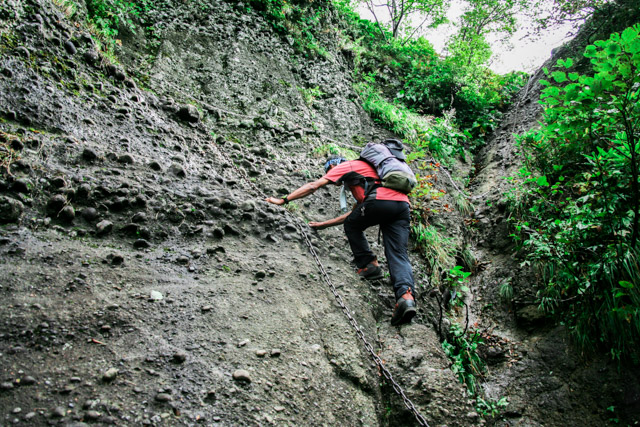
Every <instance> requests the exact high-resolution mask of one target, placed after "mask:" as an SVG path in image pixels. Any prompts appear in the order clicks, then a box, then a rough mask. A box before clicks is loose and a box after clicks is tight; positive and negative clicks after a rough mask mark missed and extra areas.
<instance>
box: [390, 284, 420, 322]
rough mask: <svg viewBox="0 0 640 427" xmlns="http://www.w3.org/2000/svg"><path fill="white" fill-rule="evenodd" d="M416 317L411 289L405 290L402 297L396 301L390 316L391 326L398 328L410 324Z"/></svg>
mask: <svg viewBox="0 0 640 427" xmlns="http://www.w3.org/2000/svg"><path fill="white" fill-rule="evenodd" d="M415 315H416V301H415V300H414V299H413V295H412V293H411V289H407V292H405V294H404V295H402V296H401V297H400V298H398V301H396V307H395V309H394V310H393V315H392V316H391V325H392V326H399V325H403V324H405V323H409V322H411V319H413V316H415Z"/></svg>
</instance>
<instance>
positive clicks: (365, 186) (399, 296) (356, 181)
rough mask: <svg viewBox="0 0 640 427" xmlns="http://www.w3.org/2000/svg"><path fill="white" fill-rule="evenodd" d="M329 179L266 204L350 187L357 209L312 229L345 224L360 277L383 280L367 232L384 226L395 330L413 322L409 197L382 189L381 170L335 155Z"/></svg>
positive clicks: (328, 167)
mask: <svg viewBox="0 0 640 427" xmlns="http://www.w3.org/2000/svg"><path fill="white" fill-rule="evenodd" d="M324 170H325V175H324V176H323V177H322V178H320V179H318V180H316V181H313V182H309V183H307V184H304V185H303V186H301V187H300V188H298V189H296V190H294V191H293V192H292V193H291V194H289V195H288V196H286V197H284V198H282V199H280V198H276V197H268V198H267V199H265V200H266V201H267V202H269V203H272V204H274V205H285V204H287V203H289V202H290V201H292V200H296V199H301V198H303V197H306V196H308V195H310V194H312V193H314V192H315V191H316V190H318V189H319V188H321V187H324V186H325V185H327V184H335V185H343V183H344V184H346V185H347V186H348V187H349V189H350V190H351V193H352V194H353V197H354V198H355V199H356V201H357V204H356V205H355V207H354V208H353V210H351V211H349V212H346V213H344V214H342V215H340V216H338V217H336V218H333V219H329V220H326V221H321V222H316V221H312V222H310V223H309V226H310V227H312V228H314V229H316V230H322V229H324V228H327V227H333V226H336V225H340V224H344V231H345V234H346V235H347V239H348V240H349V245H350V246H351V251H352V252H353V256H354V258H355V264H356V267H357V268H358V275H359V276H360V277H362V278H364V279H367V280H378V279H381V278H382V277H383V274H382V270H381V268H380V266H379V264H378V260H377V258H376V256H375V255H374V254H373V252H371V249H370V248H369V243H368V242H367V238H366V237H365V234H364V230H365V229H367V228H368V227H371V226H373V225H379V226H380V230H381V231H382V236H383V242H384V251H385V256H386V257H387V263H388V266H389V273H390V276H391V283H392V284H393V290H394V293H395V297H396V305H395V308H394V312H393V315H392V317H391V324H392V325H394V326H397V325H401V324H404V323H408V322H410V321H411V319H412V318H413V316H415V314H416V302H415V299H414V295H415V287H414V282H413V272H412V269H411V263H410V261H409V255H408V252H407V246H408V242H409V223H410V210H409V198H408V196H407V195H406V194H403V193H401V192H399V191H396V190H392V189H390V188H386V187H382V186H379V185H377V184H379V181H378V182H376V183H375V184H372V182H375V180H379V179H380V178H379V177H378V174H377V173H376V170H375V169H374V168H373V166H371V165H370V164H369V163H367V162H365V161H362V160H350V161H347V160H346V159H344V158H342V157H338V156H332V157H330V158H329V159H328V160H327V161H326V163H325V165H324Z"/></svg>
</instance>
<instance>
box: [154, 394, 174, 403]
mask: <svg viewBox="0 0 640 427" xmlns="http://www.w3.org/2000/svg"><path fill="white" fill-rule="evenodd" d="M156 401H157V402H170V401H171V395H170V394H169V393H158V394H156Z"/></svg>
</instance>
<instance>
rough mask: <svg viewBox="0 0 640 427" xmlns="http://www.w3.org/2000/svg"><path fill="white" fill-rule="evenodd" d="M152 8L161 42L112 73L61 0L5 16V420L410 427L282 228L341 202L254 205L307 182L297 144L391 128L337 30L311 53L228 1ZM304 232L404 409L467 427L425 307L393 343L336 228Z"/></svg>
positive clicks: (1, 199) (1, 100) (383, 298)
mask: <svg viewBox="0 0 640 427" xmlns="http://www.w3.org/2000/svg"><path fill="white" fill-rule="evenodd" d="M27 3H28V4H27ZM165 3H166V4H165ZM165 3H163V4H165V6H166V7H164V6H162V7H161V6H159V7H157V8H156V9H154V10H152V11H150V12H149V16H144V17H141V19H147V20H148V21H149V22H155V23H157V28H156V29H157V32H156V35H155V36H154V37H158V39H149V40H147V39H146V37H150V36H151V35H150V34H148V33H146V32H145V30H144V28H139V29H138V30H137V31H136V32H135V34H134V33H129V32H127V31H126V29H123V30H122V32H121V36H122V42H123V46H122V48H121V50H120V51H119V57H120V59H121V61H122V63H121V64H118V65H115V64H110V63H109V61H108V60H107V59H105V58H104V57H102V56H101V54H100V53H98V52H97V50H96V45H95V43H94V42H93V41H92V39H91V37H90V35H89V33H88V32H86V31H85V30H83V26H82V25H76V23H75V22H73V21H72V20H71V19H69V18H68V17H67V16H66V15H65V11H64V10H63V9H61V8H60V7H59V6H57V5H56V3H54V2H52V1H50V0H30V1H29V2H19V1H10V2H9V3H8V4H5V3H2V4H1V5H0V19H2V23H3V38H2V40H1V41H0V70H2V73H1V74H0V113H1V114H2V116H3V118H4V120H3V121H1V122H0V131H1V132H2V135H6V136H3V139H2V140H0V142H2V141H6V144H11V147H12V148H20V149H21V152H20V158H19V159H18V160H17V161H15V162H14V163H12V164H11V165H9V171H10V172H11V174H12V176H11V181H6V182H15V183H16V184H12V185H9V184H6V185H3V186H0V190H1V191H2V194H0V208H1V210H0V215H1V218H0V219H1V220H2V222H4V223H9V226H8V227H4V228H0V234H1V239H2V242H3V243H2V245H0V263H1V266H0V269H1V270H2V272H3V274H2V276H3V281H2V283H1V284H0V295H1V296H0V301H1V302H0V304H1V305H2V309H1V310H0V338H1V339H0V359H1V360H2V363H1V364H0V376H2V383H3V386H2V390H0V408H1V409H0V417H1V419H2V420H4V421H6V422H11V423H12V422H14V421H13V420H14V419H17V420H18V421H17V422H20V421H28V422H29V423H31V424H44V423H48V422H49V423H50V422H55V420H60V422H63V423H74V422H80V421H83V420H84V421H85V422H86V421H91V422H98V423H101V424H123V425H138V424H159V423H162V420H165V419H166V418H167V416H169V417H171V420H172V421H171V424H185V425H192V424H195V423H197V422H199V423H204V425H210V424H214V423H221V425H253V424H256V425H262V424H292V425H337V424H346V425H381V424H382V425H384V424H394V423H395V422H394V419H395V418H396V416H397V417H399V418H398V419H401V420H403V421H402V422H403V423H404V424H407V423H408V424H410V423H412V419H414V418H413V415H412V414H411V413H410V412H407V411H406V409H405V406H404V404H403V402H402V400H401V399H400V398H399V397H398V396H397V395H396V394H395V393H394V392H393V390H392V389H391V388H389V387H388V386H385V385H384V384H383V385H382V386H381V383H380V377H379V375H378V374H379V373H378V369H377V368H376V367H375V366H374V365H372V359H371V356H370V354H369V353H368V352H367V351H366V350H365V347H364V345H363V343H362V342H361V341H360V339H359V338H358V337H357V335H356V334H355V332H354V330H353V329H352V327H351V325H350V324H349V321H348V319H347V318H346V316H345V315H344V314H343V313H342V311H341V310H340V309H339V308H338V307H337V306H336V304H335V302H334V297H333V295H332V294H331V292H329V289H328V288H327V287H326V285H325V284H324V282H323V281H322V280H321V279H320V277H319V275H318V271H317V266H316V264H315V262H314V260H313V259H312V258H311V257H310V256H309V255H308V248H307V247H306V246H305V244H304V241H305V240H304V239H303V238H302V236H300V235H299V234H298V231H297V230H298V226H297V225H296V223H300V224H302V226H303V229H305V230H307V232H308V229H307V228H306V226H304V225H303V223H304V221H303V218H307V217H314V218H319V219H320V218H322V217H325V218H329V216H333V215H334V214H335V213H337V212H338V206H339V205H338V202H337V197H338V196H337V193H334V192H332V191H330V190H329V191H321V192H319V193H318V194H316V195H314V196H313V197H311V198H309V199H308V202H307V201H305V203H304V204H300V207H301V209H302V210H301V211H300V212H298V213H296V214H294V215H291V214H288V213H286V211H285V210H284V209H282V208H279V207H275V206H272V205H267V204H266V203H265V202H264V201H263V200H264V197H265V196H266V195H278V194H281V193H282V192H284V191H288V190H289V189H294V188H295V187H297V186H299V185H301V184H303V183H304V182H306V180H308V179H309V178H310V177H314V176H319V175H320V173H322V170H321V164H320V163H321V162H322V159H319V158H317V157H315V155H314V153H313V147H316V146H319V145H322V144H326V143H327V140H329V139H331V140H335V141H338V142H343V143H347V144H352V143H353V142H354V141H353V140H355V139H357V140H361V139H362V138H371V137H372V136H374V135H375V136H379V135H382V134H385V132H384V131H383V130H382V129H378V128H377V127H376V125H375V124H374V123H373V122H372V121H371V119H370V118H369V117H368V116H367V115H366V114H365V113H364V111H363V110H362V109H361V108H360V107H359V106H358V104H357V103H355V102H354V101H353V100H354V99H356V96H355V93H354V92H353V89H352V88H351V78H350V67H351V65H352V64H351V63H350V62H349V59H348V58H346V57H344V56H343V55H342V54H340V51H339V49H338V46H337V38H336V37H335V34H334V33H327V35H326V37H327V40H326V41H325V42H326V44H327V46H328V47H329V48H330V49H335V53H332V54H331V55H330V57H326V58H325V57H322V56H316V57H313V58H311V59H308V58H306V57H305V56H303V55H302V54H300V53H299V52H296V50H294V48H293V47H292V46H291V45H290V44H289V41H288V40H287V39H286V38H283V37H281V36H280V35H278V34H276V33H274V32H273V31H272V30H271V27H270V25H269V24H268V23H267V22H265V21H264V20H263V18H261V17H260V16H259V15H258V14H256V13H253V12H246V11H243V13H238V10H236V7H239V6H238V5H236V4H235V3H231V2H230V3H226V2H210V4H209V6H207V8H208V9H207V10H206V11H204V12H203V10H202V9H200V6H199V5H198V4H196V3H195V2H182V1H175V2H172V1H168V2H165ZM82 4H83V3H82V2H79V3H78V10H77V13H76V15H75V17H76V18H78V17H82V16H83V15H84V14H85V13H86V11H84V10H83V9H82ZM325 24H326V25H327V28H331V25H330V24H331V23H330V22H329V23H325ZM5 29H6V31H5ZM331 31H336V30H335V29H332V30H331ZM5 35H6V37H5ZM154 43H155V44H156V49H155V50H154V51H153V54H154V59H153V60H152V61H148V58H149V56H148V53H149V52H145V50H144V46H148V45H150V44H154ZM145 58H146V59H145ZM291 58H294V60H292V59H291ZM36 65H37V66H36ZM141 75H144V76H146V78H145V79H144V80H145V83H144V85H142V84H140V83H138V82H136V81H134V80H133V76H141ZM142 86H144V87H146V88H148V89H149V90H142V89H140V87H142ZM309 87H319V88H320V89H321V90H322V92H323V93H324V95H323V96H322V97H321V98H319V99H316V100H315V101H314V103H313V105H309V104H307V103H305V100H304V99H303V97H302V96H301V89H303V88H309ZM9 141H12V142H11V143H10V142H9ZM18 143H19V144H18ZM3 179H4V180H8V179H9V177H8V176H5V177H3ZM3 182H4V181H3ZM372 233H373V231H372ZM311 239H312V240H313V242H314V244H315V245H316V250H317V251H318V252H319V254H320V256H321V258H322V261H323V263H325V267H326V269H327V271H328V272H329V273H330V275H331V276H332V278H333V280H335V281H336V284H338V286H339V288H340V290H341V294H342V298H343V299H344V301H345V303H346V304H347V305H348V307H349V309H350V310H351V312H352V313H353V315H354V317H355V318H356V319H357V320H358V323H359V325H360V327H361V328H362V330H363V332H364V333H365V334H366V336H367V339H368V342H369V343H371V344H372V345H373V346H374V348H375V350H376V351H380V352H384V354H385V358H386V359H388V360H393V363H392V364H390V365H389V366H388V369H389V371H390V372H392V373H393V375H394V377H395V378H397V381H398V383H400V384H402V385H403V387H404V390H405V392H406V394H407V396H409V397H410V398H412V399H415V400H416V405H417V407H418V408H419V410H420V412H421V413H422V414H423V415H424V416H425V417H426V418H427V419H429V420H430V422H434V423H436V424H447V425H451V426H456V425H459V426H462V425H468V423H469V420H470V418H468V417H467V414H469V413H472V412H473V409H472V406H471V404H470V402H469V401H468V399H466V398H465V395H464V389H463V386H462V385H461V384H460V383H459V382H458V380H457V378H456V376H455V375H454V373H453V372H452V371H451V370H450V369H449V368H448V366H449V363H448V360H447V359H446V357H444V355H443V354H442V351H441V350H440V347H439V343H438V340H437V336H436V335H435V332H434V331H433V329H432V328H431V327H429V326H428V322H427V321H426V316H428V315H429V314H428V312H424V313H422V316H423V320H421V321H416V324H415V325H414V326H407V327H405V329H401V330H398V329H396V328H392V327H391V326H390V325H389V323H388V320H389V317H390V313H391V307H392V304H393V301H392V298H393V297H392V292H391V289H390V286H383V287H380V288H379V289H378V288H371V287H370V286H369V285H368V284H366V283H364V282H360V281H359V280H358V277H357V275H355V274H354V273H353V271H352V269H351V267H350V266H349V259H350V257H351V255H350V253H349V251H348V248H347V245H346V242H345V240H344V237H343V234H342V232H341V230H339V229H334V230H327V231H325V232H323V233H322V235H321V236H320V238H318V237H315V236H313V237H311ZM372 240H374V239H372ZM374 248H375V250H376V251H378V252H379V253H380V255H381V256H382V255H383V254H382V251H381V248H380V247H379V246H377V245H374ZM416 262H417V260H416ZM26 265H28V268H25V267H26ZM379 325H380V326H379ZM406 328H415V329H414V330H413V331H412V332H410V335H411V338H408V340H407V342H403V341H404V340H403V339H400V338H399V335H398V334H399V333H402V334H405V332H402V331H406V330H407V329H406ZM391 340H393V341H394V344H393V346H391V347H388V346H386V345H385V346H384V350H383V346H382V344H381V343H382V342H385V341H389V342H390V341H391ZM416 354H424V355H420V356H419V357H416V356H415V355H416ZM407 358H411V360H412V362H411V363H410V364H407V363H406V362H405V359H407ZM18 365H19V368H16V366H18ZM26 378H32V379H34V381H31V382H29V385H27V381H26V380H25V379H26ZM425 390H427V391H428V395H425ZM36 396H38V397H37V398H36ZM83 402H85V403H84V404H83ZM18 406H19V407H20V408H23V409H24V410H23V411H22V412H20V413H12V412H11V411H12V409H13V408H15V407H18ZM6 408H9V409H8V410H6ZM39 408H46V409H39ZM389 411H391V412H389ZM178 414H179V415H178ZM394 414H395V415H394ZM388 416H392V417H393V418H394V419H387V418H385V417H388ZM2 423H3V422H0V424H2Z"/></svg>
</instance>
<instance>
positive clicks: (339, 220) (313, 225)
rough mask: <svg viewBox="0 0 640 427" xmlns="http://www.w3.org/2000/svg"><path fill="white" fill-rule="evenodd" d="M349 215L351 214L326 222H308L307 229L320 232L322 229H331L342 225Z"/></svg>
mask: <svg viewBox="0 0 640 427" xmlns="http://www.w3.org/2000/svg"><path fill="white" fill-rule="evenodd" d="M349 215H351V212H347V213H345V214H342V215H340V216H339V217H337V218H333V219H328V220H326V221H320V222H317V221H311V222H309V227H311V228H315V229H316V230H322V229H324V228H328V227H333V226H335V225H340V224H343V223H344V221H345V220H346V219H347V217H348V216H349Z"/></svg>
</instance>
